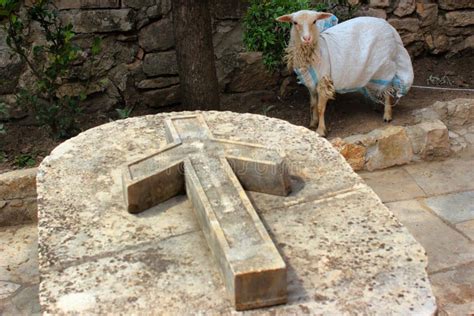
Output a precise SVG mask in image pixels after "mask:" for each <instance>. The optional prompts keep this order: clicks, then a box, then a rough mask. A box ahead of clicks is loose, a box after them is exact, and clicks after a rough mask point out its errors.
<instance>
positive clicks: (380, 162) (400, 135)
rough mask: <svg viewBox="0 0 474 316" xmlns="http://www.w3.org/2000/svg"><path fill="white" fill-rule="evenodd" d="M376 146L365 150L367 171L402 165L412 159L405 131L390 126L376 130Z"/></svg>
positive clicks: (398, 127) (399, 127)
mask: <svg viewBox="0 0 474 316" xmlns="http://www.w3.org/2000/svg"><path fill="white" fill-rule="evenodd" d="M374 136H375V137H376V139H377V141H376V144H375V145H374V146H372V147H370V148H369V149H368V150H367V164H366V166H367V169H368V170H370V171H371V170H376V169H384V168H388V167H391V166H395V165H403V164H406V163H408V162H410V161H411V160H412V159H413V149H412V147H411V143H410V139H409V138H408V136H407V133H406V131H405V129H404V128H403V127H401V126H390V127H388V128H385V129H383V130H377V135H374Z"/></svg>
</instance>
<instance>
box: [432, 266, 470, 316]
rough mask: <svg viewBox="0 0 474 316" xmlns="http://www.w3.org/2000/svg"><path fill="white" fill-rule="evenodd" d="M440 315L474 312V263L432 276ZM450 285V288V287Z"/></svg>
mask: <svg viewBox="0 0 474 316" xmlns="http://www.w3.org/2000/svg"><path fill="white" fill-rule="evenodd" d="M430 279H431V282H432V284H433V291H434V293H435V295H436V298H437V299H438V306H439V313H440V315H472V313H473V312H474V262H471V263H469V264H466V265H463V266H460V267H457V268H455V269H452V270H449V271H446V272H440V273H436V274H433V275H431V276H430ZM448 284H449V286H448Z"/></svg>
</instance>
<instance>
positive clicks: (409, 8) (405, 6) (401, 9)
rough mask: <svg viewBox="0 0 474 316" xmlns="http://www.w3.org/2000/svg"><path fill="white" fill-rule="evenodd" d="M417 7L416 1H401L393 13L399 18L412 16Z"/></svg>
mask: <svg viewBox="0 0 474 316" xmlns="http://www.w3.org/2000/svg"><path fill="white" fill-rule="evenodd" d="M415 7H416V5H415V0H400V2H399V3H398V6H397V8H396V9H395V11H394V12H393V13H394V14H395V15H397V16H399V17H402V16H405V15H410V14H412V13H413V12H414V11H415Z"/></svg>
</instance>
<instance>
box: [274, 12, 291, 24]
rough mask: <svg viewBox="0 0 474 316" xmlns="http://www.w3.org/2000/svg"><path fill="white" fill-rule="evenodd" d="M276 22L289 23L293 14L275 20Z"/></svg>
mask: <svg viewBox="0 0 474 316" xmlns="http://www.w3.org/2000/svg"><path fill="white" fill-rule="evenodd" d="M276 20H277V21H278V22H291V21H292V20H293V14H285V15H282V16H279V17H277V18H276Z"/></svg>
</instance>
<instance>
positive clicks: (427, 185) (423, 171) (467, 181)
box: [404, 159, 474, 195]
mask: <svg viewBox="0 0 474 316" xmlns="http://www.w3.org/2000/svg"><path fill="white" fill-rule="evenodd" d="M473 164H474V160H472V159H467V160H457V159H456V160H449V161H443V162H432V163H430V164H428V165H424V166H420V165H418V164H413V165H408V166H405V167H404V168H405V170H407V171H408V173H409V174H410V175H411V176H412V177H413V178H414V179H415V181H416V183H418V185H419V186H420V187H421V188H422V189H423V191H425V192H426V193H427V194H429V195H433V194H445V193H451V192H456V191H466V190H474V181H472V179H474V168H472V166H473Z"/></svg>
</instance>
